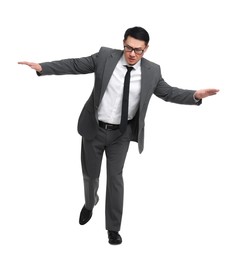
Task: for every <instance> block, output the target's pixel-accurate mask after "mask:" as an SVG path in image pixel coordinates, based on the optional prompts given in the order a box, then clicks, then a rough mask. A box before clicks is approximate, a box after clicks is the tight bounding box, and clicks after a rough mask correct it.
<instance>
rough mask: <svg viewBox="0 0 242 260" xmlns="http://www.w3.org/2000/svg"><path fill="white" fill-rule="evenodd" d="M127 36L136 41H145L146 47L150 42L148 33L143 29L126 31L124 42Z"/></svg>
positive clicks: (136, 28)
mask: <svg viewBox="0 0 242 260" xmlns="http://www.w3.org/2000/svg"><path fill="white" fill-rule="evenodd" d="M128 36H131V37H133V38H135V39H137V40H141V41H145V44H146V45H148V43H149V40H150V36H149V34H148V32H147V31H146V30H145V29H144V28H142V27H138V26H135V27H132V28H129V29H127V30H126V32H125V33H124V40H126V39H127V38H128Z"/></svg>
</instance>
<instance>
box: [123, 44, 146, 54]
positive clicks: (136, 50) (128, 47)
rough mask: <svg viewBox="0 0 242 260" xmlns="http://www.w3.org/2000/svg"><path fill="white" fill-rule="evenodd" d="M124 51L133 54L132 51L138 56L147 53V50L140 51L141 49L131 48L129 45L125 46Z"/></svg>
mask: <svg viewBox="0 0 242 260" xmlns="http://www.w3.org/2000/svg"><path fill="white" fill-rule="evenodd" d="M124 50H125V51H126V52H132V51H134V53H135V54H137V55H142V54H143V53H144V51H145V49H143V50H141V49H139V48H133V47H131V46H129V45H124Z"/></svg>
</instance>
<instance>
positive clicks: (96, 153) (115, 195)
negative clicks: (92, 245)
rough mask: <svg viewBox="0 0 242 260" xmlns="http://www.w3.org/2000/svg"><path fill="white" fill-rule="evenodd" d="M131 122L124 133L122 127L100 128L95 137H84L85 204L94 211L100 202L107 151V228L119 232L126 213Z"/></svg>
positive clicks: (82, 153)
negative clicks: (103, 166) (123, 215)
mask: <svg viewBox="0 0 242 260" xmlns="http://www.w3.org/2000/svg"><path fill="white" fill-rule="evenodd" d="M131 133H132V130H131V126H130V125H129V124H128V126H127V129H126V131H125V132H124V133H123V134H122V133H121V132H120V130H119V129H116V130H105V129H103V128H101V127H99V130H98V134H97V135H96V137H95V138H94V139H93V140H86V139H85V138H82V149H81V163H82V172H83V181H84V193H85V206H86V208H87V209H89V210H92V209H93V207H94V206H95V205H96V204H97V202H98V200H99V198H98V194H97V191H98V187H99V176H100V171H101V165H102V159H103V154H105V155H106V171H107V183H106V205H105V219H106V229H107V230H112V231H119V230H120V227H121V221H122V213H123V194H124V185H123V167H124V163H125V159H126V155H127V152H128V149H129V144H130V139H131Z"/></svg>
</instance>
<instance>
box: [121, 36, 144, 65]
mask: <svg viewBox="0 0 242 260" xmlns="http://www.w3.org/2000/svg"><path fill="white" fill-rule="evenodd" d="M147 49H148V45H145V42H144V41H141V40H137V39H135V38H133V37H131V36H128V38H127V39H126V41H124V57H125V60H126V62H127V63H128V64H129V65H134V64H136V63H137V62H138V61H139V60H140V59H141V58H142V57H143V55H144V53H145V51H146V50H147Z"/></svg>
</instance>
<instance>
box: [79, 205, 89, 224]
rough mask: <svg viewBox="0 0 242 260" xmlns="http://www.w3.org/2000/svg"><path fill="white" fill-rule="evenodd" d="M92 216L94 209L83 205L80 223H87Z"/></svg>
mask: <svg viewBox="0 0 242 260" xmlns="http://www.w3.org/2000/svg"><path fill="white" fill-rule="evenodd" d="M91 217H92V210H89V209H87V208H86V207H85V205H84V206H83V208H82V210H81V213H80V218H79V223H80V225H85V224H86V223H87V222H88V221H89V220H90V219H91Z"/></svg>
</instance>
